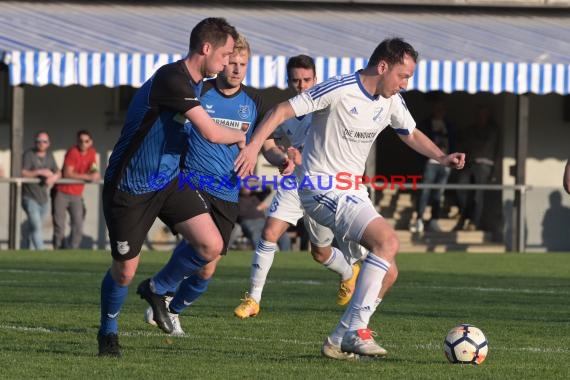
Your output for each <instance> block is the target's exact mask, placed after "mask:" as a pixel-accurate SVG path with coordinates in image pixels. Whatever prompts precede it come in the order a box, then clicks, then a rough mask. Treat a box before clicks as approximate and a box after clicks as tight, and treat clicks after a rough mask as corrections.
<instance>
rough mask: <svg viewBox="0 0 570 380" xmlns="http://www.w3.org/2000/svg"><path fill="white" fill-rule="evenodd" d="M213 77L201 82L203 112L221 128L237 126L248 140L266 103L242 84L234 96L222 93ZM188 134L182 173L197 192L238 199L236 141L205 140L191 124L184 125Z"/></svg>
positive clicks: (260, 117) (237, 149) (265, 109)
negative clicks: (224, 142)
mask: <svg viewBox="0 0 570 380" xmlns="http://www.w3.org/2000/svg"><path fill="white" fill-rule="evenodd" d="M215 83H216V82H215V79H211V80H208V81H206V82H205V83H204V87H203V89H202V93H201V95H200V102H201V103H202V107H203V108H204V109H205V110H206V112H207V113H208V114H209V115H210V117H212V119H214V121H215V122H216V123H218V124H219V125H220V126H222V127H223V128H233V129H240V130H242V131H243V132H244V133H245V134H246V141H247V142H249V140H250V139H251V135H252V134H253V130H254V129H255V125H256V123H257V122H258V121H261V119H263V116H264V115H265V112H267V110H268V109H267V106H266V105H265V103H264V102H263V100H262V98H261V95H260V93H259V91H258V90H257V89H254V88H252V87H248V86H244V85H242V86H241V88H240V90H239V91H238V92H236V93H235V94H233V95H230V96H227V95H224V94H222V93H221V92H220V91H219V90H218V89H217V88H216V86H215ZM185 128H186V130H187V133H188V135H189V140H188V141H189V144H188V152H187V153H186V155H185V159H184V164H183V172H184V175H185V177H186V178H187V179H189V180H190V181H191V182H192V183H193V184H194V185H195V186H196V188H198V189H199V190H200V191H204V192H206V193H208V194H211V195H213V196H215V197H217V198H220V199H223V200H225V201H228V202H235V203H237V202H238V196H239V183H237V182H238V181H237V175H236V173H235V171H234V160H235V159H236V157H237V155H238V153H239V148H238V146H237V144H231V145H223V144H213V143H210V142H208V141H207V140H206V139H205V138H204V137H202V135H201V134H200V133H199V132H198V131H197V130H196V129H194V128H192V125H191V124H189V123H187V124H186V126H185Z"/></svg>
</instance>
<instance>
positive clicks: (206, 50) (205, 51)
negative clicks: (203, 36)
mask: <svg viewBox="0 0 570 380" xmlns="http://www.w3.org/2000/svg"><path fill="white" fill-rule="evenodd" d="M211 50H212V44H211V43H209V42H204V43H203V44H202V48H201V49H200V53H201V54H202V55H208V54H209V53H210V51H211Z"/></svg>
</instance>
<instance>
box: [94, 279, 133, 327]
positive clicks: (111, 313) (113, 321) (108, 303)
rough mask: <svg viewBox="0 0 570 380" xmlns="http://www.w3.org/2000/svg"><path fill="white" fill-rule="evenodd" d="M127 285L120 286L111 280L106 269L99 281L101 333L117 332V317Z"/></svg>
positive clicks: (124, 297)
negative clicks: (101, 279)
mask: <svg viewBox="0 0 570 380" xmlns="http://www.w3.org/2000/svg"><path fill="white" fill-rule="evenodd" d="M128 290H129V287H128V286H121V285H119V284H117V283H116V282H115V280H113V277H112V276H111V271H110V270H108V271H107V273H106V274H105V277H103V281H102V282H101V327H100V328H99V332H100V333H101V334H103V335H107V334H110V333H115V334H116V333H117V332H118V323H117V318H118V317H119V313H120V311H121V307H122V306H123V303H124V302H125V299H126V298H127V294H128Z"/></svg>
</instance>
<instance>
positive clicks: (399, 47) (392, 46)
mask: <svg viewBox="0 0 570 380" xmlns="http://www.w3.org/2000/svg"><path fill="white" fill-rule="evenodd" d="M405 55H409V56H410V57H412V59H413V60H414V62H417V61H418V52H417V51H416V50H415V49H414V48H413V47H412V45H410V44H409V43H407V42H405V41H404V40H403V39H402V38H399V37H396V38H387V39H385V40H384V41H382V42H380V44H379V45H378V46H377V47H376V49H374V51H373V52H372V55H371V56H370V59H369V60H368V66H376V65H378V63H380V61H386V62H387V63H388V64H389V65H393V64H396V63H403V62H404V56H405Z"/></svg>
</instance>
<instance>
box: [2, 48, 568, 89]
mask: <svg viewBox="0 0 570 380" xmlns="http://www.w3.org/2000/svg"><path fill="white" fill-rule="evenodd" d="M181 58H182V56H181V55H180V54H140V53H71V52H68V53H55V52H40V51H27V52H19V51H15V52H11V53H9V54H7V55H5V58H4V62H5V63H7V64H8V66H9V67H10V83H11V84H12V85H21V84H28V85H33V86H45V85H56V86H73V85H79V86H85V87H90V86H99V85H102V86H107V87H117V86H133V87H140V86H141V85H142V84H143V83H144V82H145V80H146V79H148V78H149V77H150V76H151V75H152V74H153V73H154V72H155V71H156V69H157V68H159V67H160V66H162V65H164V64H166V63H169V62H173V61H176V60H179V59H181ZM286 62H287V57H285V56H257V55H256V56H253V57H252V59H251V61H250V65H249V70H248V73H247V76H246V79H245V84H248V85H251V86H254V87H259V88H265V87H273V86H276V87H280V88H285V87H286ZM316 63H317V72H318V77H319V78H318V79H319V81H321V80H323V79H326V78H329V77H331V76H334V75H340V74H347V73H351V72H354V71H355V70H357V69H359V68H362V67H363V66H364V65H365V64H366V59H365V58H335V57H317V58H316ZM408 90H418V91H421V92H429V91H443V92H446V93H451V92H455V91H465V92H468V93H470V94H473V93H477V92H490V93H494V94H498V93H501V92H509V93H513V94H524V93H527V92H531V93H534V94H541V95H542V94H549V93H557V94H561V95H567V94H569V93H570V64H549V63H530V64H529V63H513V62H509V63H503V62H474V61H467V62H463V61H438V60H429V61H427V60H420V61H419V62H418V65H417V68H416V72H415V75H414V77H413V78H412V80H411V81H410V82H409V86H408Z"/></svg>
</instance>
